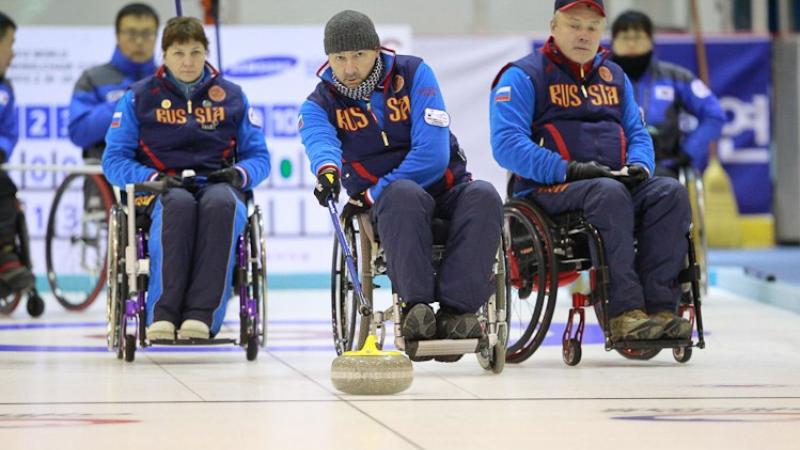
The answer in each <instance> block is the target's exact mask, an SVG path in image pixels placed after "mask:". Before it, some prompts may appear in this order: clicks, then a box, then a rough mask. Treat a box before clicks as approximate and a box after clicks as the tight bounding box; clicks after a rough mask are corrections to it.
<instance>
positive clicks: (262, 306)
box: [250, 206, 268, 347]
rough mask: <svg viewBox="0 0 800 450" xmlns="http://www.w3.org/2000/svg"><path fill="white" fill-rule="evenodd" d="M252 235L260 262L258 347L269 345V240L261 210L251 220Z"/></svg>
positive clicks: (257, 266) (255, 276) (255, 292)
mask: <svg viewBox="0 0 800 450" xmlns="http://www.w3.org/2000/svg"><path fill="white" fill-rule="evenodd" d="M250 220H251V227H252V235H251V242H250V247H251V252H252V253H251V255H252V256H253V257H256V255H257V256H258V262H253V264H252V270H253V296H254V297H255V299H256V307H257V308H258V326H257V327H256V336H257V341H258V347H266V345H267V305H268V304H267V238H266V236H265V235H264V223H263V219H262V217H261V208H259V207H258V206H256V207H255V213H253V216H252V217H251V218H250Z"/></svg>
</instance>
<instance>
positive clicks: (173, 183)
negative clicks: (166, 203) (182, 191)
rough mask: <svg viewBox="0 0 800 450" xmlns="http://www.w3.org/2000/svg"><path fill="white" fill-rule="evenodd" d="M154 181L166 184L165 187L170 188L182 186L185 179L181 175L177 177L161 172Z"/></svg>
mask: <svg viewBox="0 0 800 450" xmlns="http://www.w3.org/2000/svg"><path fill="white" fill-rule="evenodd" d="M153 181H157V182H159V183H161V184H162V185H163V186H164V189H170V188H182V187H183V180H181V178H180V177H176V176H175V175H167V174H164V173H159V174H158V175H157V176H156V177H155V179H153Z"/></svg>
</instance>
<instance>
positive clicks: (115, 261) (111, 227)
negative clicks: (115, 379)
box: [106, 206, 128, 359]
mask: <svg viewBox="0 0 800 450" xmlns="http://www.w3.org/2000/svg"><path fill="white" fill-rule="evenodd" d="M125 219H126V216H125V213H124V212H123V210H122V208H121V207H120V206H114V207H112V208H111V212H110V214H109V220H108V232H107V235H108V247H107V248H108V252H107V255H106V268H107V277H106V280H107V281H108V295H107V296H106V323H107V328H106V341H107V343H108V350H109V351H112V350H117V358H120V359H122V357H123V343H124V341H123V339H124V336H125V335H124V329H123V328H124V327H123V326H122V323H123V321H124V320H125V308H124V306H125V296H126V295H127V291H128V289H127V285H128V278H127V277H126V275H125V262H124V260H125V241H126V236H127V235H126V234H125V233H126V230H127V222H126V220H125Z"/></svg>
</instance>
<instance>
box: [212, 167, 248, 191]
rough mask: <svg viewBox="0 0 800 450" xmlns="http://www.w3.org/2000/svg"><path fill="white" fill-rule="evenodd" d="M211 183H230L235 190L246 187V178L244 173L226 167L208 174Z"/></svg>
mask: <svg viewBox="0 0 800 450" xmlns="http://www.w3.org/2000/svg"><path fill="white" fill-rule="evenodd" d="M208 182H209V183H228V184H230V185H231V186H233V187H235V188H239V189H241V188H242V187H244V177H243V176H242V172H240V171H239V170H238V169H236V168H234V167H226V168H225V169H219V170H215V171H213V172H211V173H210V174H208Z"/></svg>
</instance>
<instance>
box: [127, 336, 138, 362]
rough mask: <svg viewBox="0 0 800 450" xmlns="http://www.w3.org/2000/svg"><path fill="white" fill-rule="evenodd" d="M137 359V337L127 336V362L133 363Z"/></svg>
mask: <svg viewBox="0 0 800 450" xmlns="http://www.w3.org/2000/svg"><path fill="white" fill-rule="evenodd" d="M135 358H136V336H134V335H132V334H128V335H126V336H125V361H127V362H133V360H134V359H135Z"/></svg>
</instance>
